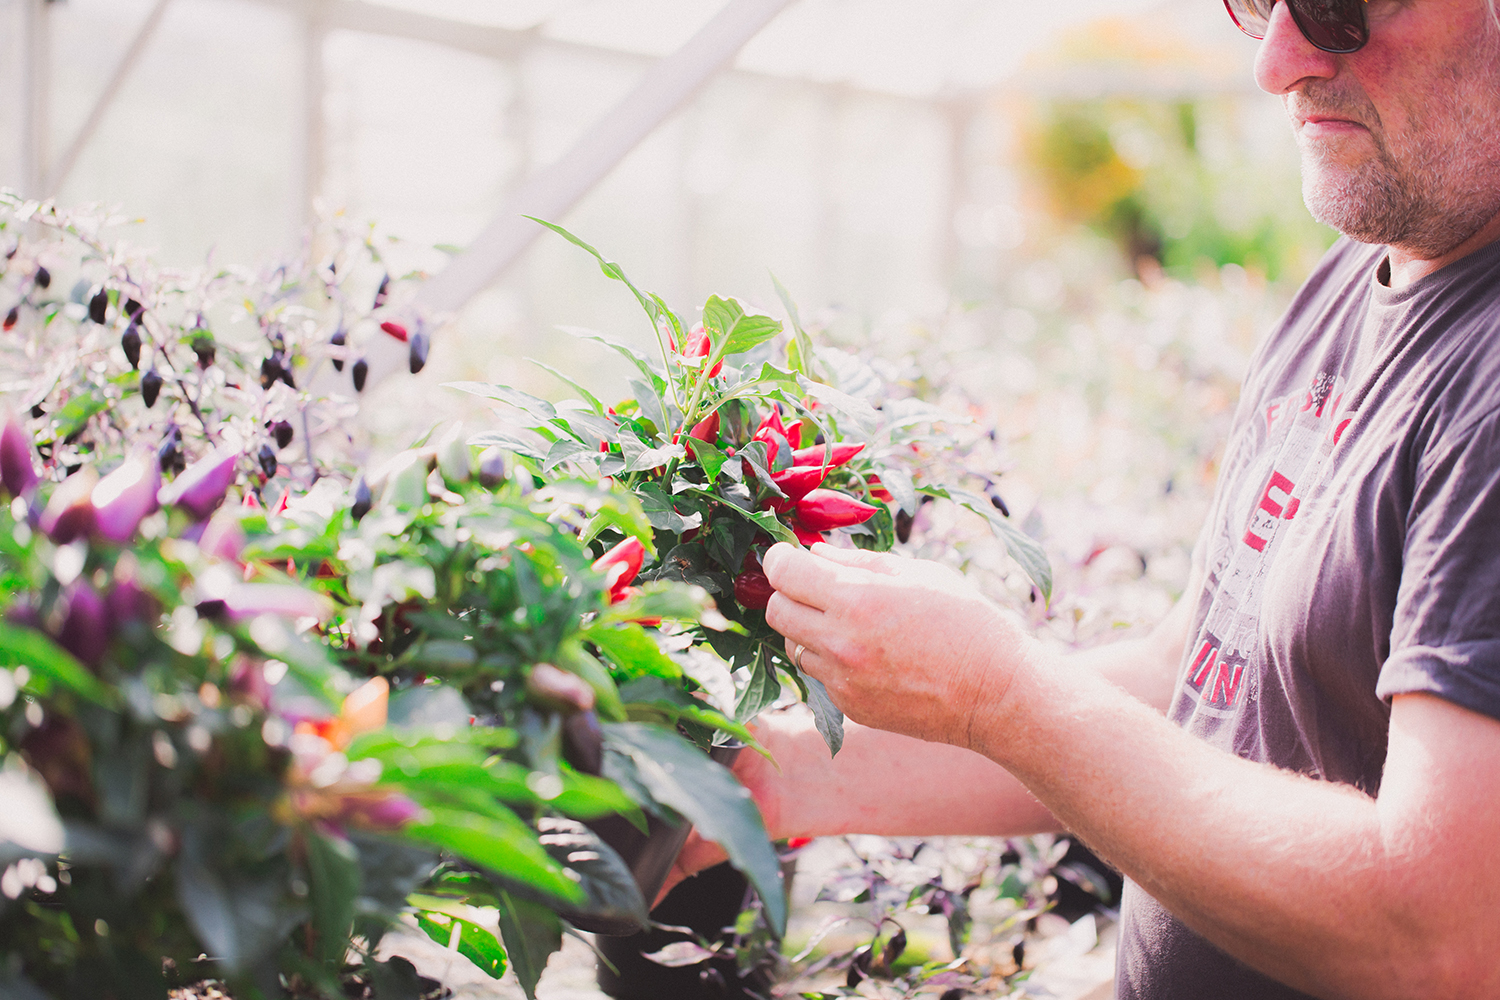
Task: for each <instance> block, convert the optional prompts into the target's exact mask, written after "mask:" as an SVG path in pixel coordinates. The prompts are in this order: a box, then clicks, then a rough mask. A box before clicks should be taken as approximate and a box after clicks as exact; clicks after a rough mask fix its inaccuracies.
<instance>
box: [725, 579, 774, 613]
mask: <svg viewBox="0 0 1500 1000" xmlns="http://www.w3.org/2000/svg"><path fill="white" fill-rule="evenodd" d="M774 593H776V588H774V587H772V586H771V581H770V580H768V579H767V578H766V574H764V573H762V572H761V571H760V570H758V569H751V570H746V571H745V572H743V573H741V574H740V575H739V576H737V577H735V578H734V599H735V600H736V601H738V602H739V603H740V607H742V608H754V609H756V610H757V611H764V610H765V609H766V605H767V604H770V603H771V595H772V594H774Z"/></svg>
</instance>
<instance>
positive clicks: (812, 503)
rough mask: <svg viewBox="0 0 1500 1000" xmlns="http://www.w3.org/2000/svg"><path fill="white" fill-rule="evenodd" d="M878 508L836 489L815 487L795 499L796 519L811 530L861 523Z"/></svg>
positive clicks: (873, 514)
mask: <svg viewBox="0 0 1500 1000" xmlns="http://www.w3.org/2000/svg"><path fill="white" fill-rule="evenodd" d="M877 509H878V508H876V507H874V506H872V505H870V504H867V503H864V502H863V501H860V500H856V499H854V498H853V497H851V496H850V495H849V494H847V493H840V492H839V491H838V490H824V489H817V490H812V491H810V492H809V493H808V494H807V495H806V496H804V497H803V498H802V499H801V500H798V501H797V520H798V521H799V522H800V523H801V524H802V526H803V527H805V528H810V529H811V530H813V531H832V530H833V529H834V528H846V527H848V526H850V525H853V524H863V523H864V522H866V521H868V520H869V519H870V518H872V517H874V516H875V514H876V511H877Z"/></svg>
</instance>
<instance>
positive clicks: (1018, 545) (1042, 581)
mask: <svg viewBox="0 0 1500 1000" xmlns="http://www.w3.org/2000/svg"><path fill="white" fill-rule="evenodd" d="M923 492H925V493H930V494H932V495H934V496H939V495H946V496H947V497H949V498H951V499H952V500H953V501H954V502H955V503H957V504H958V505H959V506H961V507H966V508H968V509H969V510H971V511H973V512H974V513H976V514H978V515H979V516H980V517H982V518H984V519H985V520H986V521H988V522H989V525H990V530H991V531H993V532H994V533H995V536H996V537H997V538H999V539H1000V540H1001V541H1002V542H1004V543H1005V551H1006V552H1007V553H1009V554H1010V557H1011V558H1012V559H1014V560H1015V561H1016V563H1017V564H1018V565H1019V566H1020V567H1021V569H1023V570H1025V572H1026V575H1027V576H1028V577H1030V578H1031V582H1032V583H1034V584H1036V586H1037V589H1038V590H1040V591H1041V592H1042V598H1043V600H1047V601H1050V600H1052V563H1051V562H1050V561H1049V560H1048V559H1047V552H1046V550H1045V549H1043V548H1042V546H1041V543H1039V542H1038V541H1037V540H1036V539H1034V538H1032V537H1031V536H1030V535H1028V534H1026V533H1025V532H1024V531H1022V530H1021V529H1020V528H1017V527H1016V526H1015V525H1014V524H1011V523H1010V521H1008V520H1006V519H1005V517H1003V516H1002V515H1001V514H1000V512H999V511H998V510H996V509H995V505H994V504H992V503H990V501H989V500H988V498H986V497H982V496H979V495H978V494H977V493H970V492H969V491H968V490H958V489H951V488H950V489H946V490H942V491H938V490H933V489H924V490H923Z"/></svg>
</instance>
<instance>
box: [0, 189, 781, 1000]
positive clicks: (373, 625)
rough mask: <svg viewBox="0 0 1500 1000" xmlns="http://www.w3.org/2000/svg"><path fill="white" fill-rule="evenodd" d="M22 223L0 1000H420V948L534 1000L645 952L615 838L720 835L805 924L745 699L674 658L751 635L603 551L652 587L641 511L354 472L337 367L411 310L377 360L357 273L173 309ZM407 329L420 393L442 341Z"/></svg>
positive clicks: (215, 296) (15, 247)
mask: <svg viewBox="0 0 1500 1000" xmlns="http://www.w3.org/2000/svg"><path fill="white" fill-rule="evenodd" d="M7 197H8V196H7ZM5 204H6V205H8V206H9V207H8V208H7V210H6V212H5V213H0V240H4V241H6V243H5V250H6V253H5V254H4V257H3V261H4V268H5V269H4V271H3V272H0V307H5V304H6V303H7V302H9V303H11V305H9V306H8V307H7V309H8V312H14V313H15V321H14V322H13V323H10V324H8V326H9V328H8V329H6V330H5V331H4V332H3V333H0V349H3V352H4V354H5V357H6V359H7V361H8V362H10V363H11V364H12V367H11V368H10V369H8V370H9V371H12V372H15V373H16V374H17V375H19V376H20V378H18V379H17V380H16V381H14V382H12V383H9V384H7V385H5V386H4V387H3V391H4V397H3V402H4V404H5V405H6V406H7V407H8V408H9V409H10V415H9V416H6V417H3V428H0V484H3V488H0V501H3V503H4V506H3V507H0V762H3V763H0V784H3V788H4V794H5V801H6V802H7V805H8V808H7V810H5V814H4V815H3V816H0V992H4V993H5V994H6V995H17V996H23V997H28V998H29V997H38V996H42V997H46V996H51V997H70V998H71V997H90V998H92V997H99V996H120V997H127V996H129V997H134V996H152V997H160V996H165V994H166V991H167V989H168V988H169V987H170V986H176V985H184V984H190V983H192V982H195V981H197V980H202V979H205V978H208V979H215V980H219V981H222V982H224V983H226V984H227V985H228V988H229V989H230V990H231V991H232V993H233V995H234V996H236V997H239V998H241V1000H248V998H252V997H266V998H270V997H277V996H285V995H293V996H298V997H309V998H311V997H320V998H332V997H335V996H344V995H351V994H358V993H359V992H360V991H364V990H373V991H374V993H375V995H377V996H380V997H411V998H415V997H418V996H421V995H425V994H427V993H431V992H432V991H433V990H435V989H437V988H438V987H437V985H436V984H433V983H431V982H426V983H424V982H423V981H421V980H420V979H419V977H416V976H415V974H414V972H413V971H412V969H411V966H410V964H409V963H404V961H394V960H392V961H387V960H384V959H383V958H381V957H380V956H379V955H378V954H377V949H378V946H379V944H380V942H381V938H382V936H383V935H384V934H385V932H386V931H387V929H388V928H390V927H392V926H394V925H395V923H396V922H397V921H404V922H407V923H409V924H415V926H416V927H418V928H420V929H422V930H423V931H425V932H426V933H428V934H429V935H431V936H432V937H434V938H435V939H437V940H439V941H440V942H441V943H442V944H444V945H445V946H446V945H449V944H450V943H454V944H455V946H456V948H457V950H458V951H459V953H461V954H463V955H465V956H466V957H468V958H469V959H470V960H472V961H473V962H474V963H475V964H477V965H478V966H479V967H480V968H481V969H483V970H484V971H485V972H487V973H488V974H490V975H492V976H499V975H501V974H502V973H503V972H504V971H506V969H507V968H508V967H509V968H514V969H515V970H516V972H517V974H518V976H519V978H520V980H521V984H522V986H523V988H524V989H525V990H526V991H527V992H528V993H533V992H534V990H535V986H536V982H537V979H538V977H539V976H540V973H541V968H542V966H543V965H544V964H545V962H546V957H547V955H548V954H549V953H550V952H551V951H553V950H555V949H556V948H557V947H558V946H559V944H560V940H561V934H562V933H563V930H564V928H565V927H566V926H567V922H568V921H569V920H570V919H580V920H581V919H582V918H583V917H586V916H592V915H607V916H609V917H610V918H612V919H613V920H615V921H616V922H619V921H621V920H624V921H627V922H632V921H633V922H634V923H636V924H641V925H643V924H644V923H645V921H646V919H647V917H646V909H647V901H646V900H645V899H643V898H642V895H641V891H640V889H639V887H638V886H637V885H636V883H635V881H634V879H633V877H632V876H631V873H630V870H629V868H628V867H627V865H626V864H625V862H624V861H623V860H622V859H621V858H620V857H619V856H618V855H617V854H616V853H615V852H614V851H613V849H611V848H610V847H609V846H608V845H607V844H605V843H603V842H602V841H600V840H599V839H598V838H597V837H596V836H594V835H593V834H592V833H591V831H590V829H589V828H588V826H586V825H585V824H586V823H589V822H593V821H595V820H600V819H603V818H607V817H621V818H623V820H624V821H626V822H628V823H631V824H634V825H637V826H640V827H644V826H645V825H646V821H647V816H648V815H652V816H655V817H657V818H659V819H665V820H669V821H681V820H683V819H685V820H687V821H690V822H693V823H695V824H696V825H698V826H699V827H700V829H702V830H703V831H704V832H705V833H706V834H708V835H710V836H712V837H714V838H715V839H718V840H720V842H721V843H723V844H724V845H725V847H726V849H727V850H728V852H729V854H730V855H731V857H732V859H733V860H734V861H735V862H736V864H738V865H739V866H740V867H741V868H742V869H743V870H744V871H745V872H746V873H747V875H749V877H750V878H751V879H752V880H753V881H754V882H755V884H756V885H757V887H758V888H759V889H760V891H761V893H762V895H763V897H764V898H765V899H767V900H768V901H769V902H768V915H769V917H770V923H771V925H772V927H773V928H775V929H776V930H778V931H779V930H780V928H781V927H782V926H784V923H785V897H784V893H783V892H782V890H781V885H780V877H781V876H780V871H779V868H778V866H777V862H776V856H775V852H774V850H773V849H772V847H771V845H770V844H769V843H768V842H767V841H766V836H765V830H764V827H763V825H762V824H761V821H760V817H759V815H758V813H757V812H756V810H755V808H754V806H753V805H752V804H751V802H750V801H749V799H748V797H747V796H746V795H745V794H744V792H743V789H742V788H740V787H739V785H738V784H737V783H736V782H735V781H734V779H733V776H732V775H731V774H730V772H729V771H727V770H726V769H725V768H723V767H721V766H720V765H718V764H716V763H714V762H713V761H712V760H710V758H709V757H708V755H707V754H705V753H703V752H702V750H701V748H702V747H707V746H708V745H709V744H711V743H712V742H714V740H715V739H716V738H720V737H721V736H724V735H727V736H732V737H735V738H739V739H745V740H748V738H749V733H748V732H747V731H746V730H745V729H744V727H743V726H741V725H740V724H739V723H738V722H737V721H735V720H734V719H733V718H731V717H730V716H729V715H726V714H725V713H724V712H722V711H719V710H717V709H716V708H715V707H714V705H713V704H711V703H709V702H707V701H704V700H700V699H699V698H696V697H694V696H693V694H694V693H695V692H702V691H705V690H708V689H711V688H715V689H722V688H723V687H724V686H725V685H726V684H727V683H728V677H727V674H724V675H723V676H720V675H719V674H717V673H715V667H716V664H714V663H710V662H707V661H706V660H705V658H704V657H703V656H701V655H698V654H697V652H696V651H695V650H693V649H691V648H687V647H684V646H682V645H681V644H674V643H671V642H666V641H664V640H663V638H662V635H661V633H663V631H665V630H669V629H678V630H686V631H696V630H702V629H707V630H709V631H712V630H714V629H715V628H730V627H733V626H732V625H731V624H730V623H729V622H728V621H727V620H725V619H723V618H722V616H719V615H718V614H717V613H716V612H715V611H714V609H713V604H712V601H711V600H710V598H709V597H708V595H707V593H706V591H704V590H703V589H702V588H701V587H696V586H694V585H693V584H691V583H688V582H683V581H680V580H679V581H672V580H665V579H663V580H651V581H647V580H643V579H640V578H639V574H638V568H639V565H640V563H639V562H637V563H634V564H632V563H631V558H633V557H628V558H626V559H625V560H624V562H625V565H624V568H623V569H613V568H612V566H613V563H612V561H610V560H605V561H604V562H602V563H601V562H600V561H599V560H600V553H599V552H596V551H594V550H593V548H591V547H590V544H589V541H588V539H590V538H592V537H593V535H591V534H590V532H593V533H594V534H597V533H598V532H599V531H601V530H608V531H609V532H611V533H613V534H614V535H615V536H617V537H618V538H619V539H635V540H637V541H638V542H639V544H640V546H641V554H640V558H641V559H642V560H644V558H645V552H646V551H647V545H648V543H651V542H652V540H653V531H652V527H651V524H650V521H649V520H648V519H647V516H646V513H645V511H644V510H643V509H642V507H641V505H640V502H639V501H638V500H637V499H636V498H635V496H634V495H633V494H631V493H630V492H628V491H627V490H625V489H623V487H621V486H620V485H612V484H610V483H605V482H602V481H599V480H598V479H597V478H596V479H594V480H591V481H579V480H565V479H560V478H553V479H550V480H549V481H547V482H545V483H542V482H539V481H538V479H537V478H536V477H534V476H533V475H532V474H531V473H530V472H529V471H528V470H527V469H526V468H525V467H524V466H520V467H517V466H516V465H515V464H514V463H513V462H511V461H510V460H509V459H508V456H507V455H505V454H502V453H500V452H498V451H496V450H494V449H483V450H480V449H477V448H476V447H473V446H471V445H470V444H468V443H466V441H465V440H464V435H463V434H462V432H461V431H459V430H457V429H450V430H448V431H446V432H444V433H442V434H439V435H436V436H435V437H432V438H430V439H429V440H426V441H424V442H423V443H422V444H421V445H420V446H419V447H416V448H413V449H411V450H409V451H407V452H403V453H401V454H398V455H396V456H395V457H393V458H391V459H389V460H387V461H386V462H383V463H380V464H379V465H375V464H373V463H370V462H368V461H366V462H363V463H359V464H357V463H356V457H357V456H358V455H359V454H360V450H361V449H360V447H359V442H357V441H354V440H351V436H350V435H349V434H348V433H347V432H346V431H345V430H344V423H345V422H346V420H347V417H348V416H349V415H350V414H351V413H352V412H353V408H354V407H356V406H357V395H358V392H359V390H360V386H361V383H362V376H360V374H359V372H358V370H357V365H356V366H354V367H355V368H356V370H355V371H354V372H353V373H352V374H353V375H354V379H353V381H352V382H350V383H348V384H345V383H344V382H343V378H344V375H343V374H341V373H340V372H339V370H338V366H339V365H341V364H344V363H345V362H348V361H350V360H351V359H352V357H353V355H351V354H350V353H347V352H346V351H342V350H336V348H341V349H345V348H351V347H353V346H354V345H356V344H358V343H359V342H360V340H359V337H372V336H382V337H398V334H397V333H396V332H392V331H390V330H380V329H377V328H375V327H374V324H375V323H376V320H377V319H380V316H381V315H384V314H382V313H381V312H380V310H381V309H386V308H389V306H388V305H387V304H386V303H385V301H384V299H385V297H386V296H387V295H392V296H394V295H395V294H396V289H395V283H394V282H392V281H390V280H386V279H382V280H380V281H379V282H378V284H374V283H372V286H371V291H372V292H373V298H371V299H370V305H369V307H368V310H369V311H366V312H364V313H362V314H361V318H360V319H359V321H358V322H359V324H361V325H362V327H366V328H368V329H363V330H362V332H361V333H360V334H359V337H357V336H356V335H355V334H354V332H353V329H354V328H353V327H352V326H351V327H348V328H347V329H346V327H345V320H343V319H341V318H340V317H341V316H345V315H346V314H345V312H344V310H343V309H342V308H341V307H339V302H338V299H339V296H341V295H344V294H345V291H344V290H342V289H341V286H340V285H339V284H338V283H337V282H335V283H334V284H331V285H330V284H329V282H330V281H333V280H334V278H335V276H336V275H338V274H346V273H347V272H348V271H350V270H351V269H352V267H351V266H347V265H348V262H349V261H351V260H357V259H362V260H364V261H365V263H366V264H368V263H369V259H368V258H366V257H361V254H363V253H365V252H367V250H368V248H367V247H365V245H364V244H362V243H356V244H355V245H354V246H353V247H352V248H350V247H342V248H341V249H338V250H337V251H334V252H332V256H331V257H329V258H328V259H327V260H325V261H324V263H323V264H319V265H316V266H309V267H288V268H281V269H275V270H273V271H271V272H270V276H269V277H264V276H263V277H262V278H258V279H249V278H244V277H243V276H241V277H234V278H231V277H228V276H225V275H198V276H197V277H195V278H193V277H182V276H173V275H169V274H167V273H166V272H161V271H157V270H155V269H153V268H152V267H150V266H149V262H142V261H141V260H139V259H138V258H134V257H130V256H129V255H127V254H126V253H125V252H124V251H121V250H119V249H118V248H116V247H113V246H111V245H109V244H106V243H105V242H103V241H102V240H100V239H98V238H96V237H95V236H94V235H90V234H92V233H93V232H94V228H95V227H96V225H97V222H98V220H97V219H94V218H93V217H91V216H88V215H86V214H76V215H72V216H67V215H63V214H60V213H57V212H56V211H55V210H53V209H51V208H50V206H38V205H34V204H30V205H20V204H19V203H18V202H15V203H12V202H6V203H5ZM7 213H8V214H7ZM36 233H40V234H41V235H40V236H36V235H33V234H36ZM362 247H364V249H361V248H362ZM329 261H332V263H331V264H329ZM340 262H343V263H340ZM343 280H348V279H338V281H343ZM69 288H71V289H72V291H68V289H69ZM310 288H311V289H312V290H311V291H309V289H310ZM351 294H352V293H351ZM101 295H102V298H101ZM224 295H229V296H231V297H233V298H234V299H237V300H239V304H238V305H233V306H231V305H229V304H227V303H226V302H225V301H224V300H223V296H224ZM361 295H362V296H363V293H361ZM122 302H123V305H122V304H121V303H122ZM320 303H321V304H320ZM325 307H326V308H325ZM361 308H362V309H364V308H366V307H364V306H362V307H361ZM200 311H201V312H202V314H203V316H204V317H206V318H207V319H206V322H204V323H200V321H199V313H200ZM214 317H219V318H222V319H223V321H224V322H225V323H226V324H239V333H240V336H238V337H237V338H235V339H233V345H234V346H231V338H230V337H228V336H219V335H218V334H219V332H220V329H219V328H216V329H215V332H214V333H210V332H209V330H210V328H211V327H214V326H215V323H216V322H217V320H216V319H215V318H214ZM236 317H237V318H236ZM380 322H381V323H389V324H392V325H394V326H399V327H400V328H401V333H403V334H405V341H406V343H408V344H412V345H416V346H418V347H420V349H421V350H420V353H421V355H422V357H423V359H425V357H426V351H427V349H428V348H427V342H426V340H425V336H424V335H425V327H424V326H423V325H422V323H421V322H420V321H419V320H416V319H409V318H408V319H407V320H406V322H405V323H403V322H402V317H400V316H391V315H387V317H386V318H385V319H380ZM247 331H248V332H247ZM277 337H280V338H281V339H280V340H279V342H278V340H277ZM340 338H342V339H341V340H340ZM398 339H399V338H398ZM278 344H279V346H278ZM413 349H414V350H415V348H413ZM414 357H415V355H414ZM415 366H416V362H415V361H414V362H413V367H415ZM142 367H144V368H145V370H146V371H147V372H149V371H151V370H152V369H153V368H154V369H155V370H156V371H157V372H158V374H159V375H160V376H161V381H160V383H157V382H155V381H154V380H153V381H151V382H149V383H148V382H146V381H145V380H144V379H143V376H142V375H141V374H140V369H141V368H142ZM346 372H347V369H346ZM333 376H338V378H337V379H335V380H334V381H333V382H326V381H325V382H319V379H327V378H332V377H333ZM318 386H323V388H321V389H320V388H315V387H318ZM330 386H331V388H329V387H330ZM148 397H149V398H148ZM283 425H286V426H283ZM299 449H300V450H299ZM361 468H363V469H364V470H365V471H363V472H361V471H360V469H361ZM618 559H619V557H618V556H617V557H616V560H618ZM596 564H597V565H596ZM729 701H730V705H729V707H730V709H731V710H732V707H733V706H732V698H731V699H729ZM695 744H696V745H695ZM13 804H14V805H15V808H10V806H12V805H13ZM471 907H487V908H492V909H493V910H494V911H495V912H496V918H497V920H498V924H499V928H500V934H499V935H498V936H497V935H496V934H494V933H493V932H492V931H491V930H490V929H489V928H488V926H486V925H484V924H483V923H480V922H476V921H475V920H474V919H473V917H474V913H473V910H472V909H471Z"/></svg>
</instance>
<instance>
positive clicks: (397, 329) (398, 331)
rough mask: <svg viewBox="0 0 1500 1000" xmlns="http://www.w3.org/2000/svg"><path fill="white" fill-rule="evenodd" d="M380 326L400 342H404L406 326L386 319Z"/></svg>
mask: <svg viewBox="0 0 1500 1000" xmlns="http://www.w3.org/2000/svg"><path fill="white" fill-rule="evenodd" d="M380 328H381V329H382V330H384V331H385V332H386V333H388V334H390V335H391V336H392V337H395V338H396V339H397V340H399V341H401V343H403V344H404V343H406V327H404V326H402V325H401V324H400V323H393V322H391V321H390V320H386V321H385V322H384V323H382V324H380Z"/></svg>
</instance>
